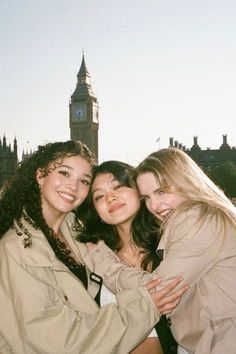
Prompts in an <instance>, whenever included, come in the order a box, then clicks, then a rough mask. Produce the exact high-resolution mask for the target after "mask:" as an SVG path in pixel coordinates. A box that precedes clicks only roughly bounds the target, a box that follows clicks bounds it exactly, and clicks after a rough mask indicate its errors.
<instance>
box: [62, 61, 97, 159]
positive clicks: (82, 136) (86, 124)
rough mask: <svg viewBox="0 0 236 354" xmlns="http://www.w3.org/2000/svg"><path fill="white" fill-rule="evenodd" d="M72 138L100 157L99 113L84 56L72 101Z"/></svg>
mask: <svg viewBox="0 0 236 354" xmlns="http://www.w3.org/2000/svg"><path fill="white" fill-rule="evenodd" d="M69 107H70V138H71V139H76V140H81V141H83V142H84V143H85V144H86V145H87V146H88V147H89V148H90V149H91V151H93V152H94V153H95V155H96V156H97V157H98V128H99V111H98V101H97V97H96V96H95V94H94V93H93V91H92V87H91V82H90V74H89V72H88V69H87V67H86V64H85V59H84V55H83V57H82V63H81V66H80V70H79V72H78V75H77V85H76V88H75V91H74V93H73V94H72V96H71V100H70V106H69Z"/></svg>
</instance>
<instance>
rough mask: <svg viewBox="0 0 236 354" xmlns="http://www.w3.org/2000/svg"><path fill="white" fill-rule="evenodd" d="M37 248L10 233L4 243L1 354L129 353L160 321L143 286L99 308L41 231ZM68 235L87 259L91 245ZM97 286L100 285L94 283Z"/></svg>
mask: <svg viewBox="0 0 236 354" xmlns="http://www.w3.org/2000/svg"><path fill="white" fill-rule="evenodd" d="M25 226H26V227H27V229H28V230H29V231H30V232H31V233H32V235H33V236H32V246H31V247H28V248H24V247H23V244H22V239H23V238H24V235H22V236H17V235H16V232H15V231H14V230H9V231H8V232H7V233H6V234H5V236H4V237H3V238H2V239H1V241H0V306H1V307H0V308H1V310H0V353H1V354H6V353H14V354H36V353H37V354H46V353H48V354H95V353H96V354H125V353H128V352H129V351H130V350H131V348H133V347H134V346H136V345H137V344H138V343H139V342H140V341H141V340H142V339H144V338H145V337H146V336H147V335H148V333H149V332H150V330H151V329H152V328H153V326H154V325H155V323H156V322H157V321H158V320H159V313H158V311H157V310H156V308H155V306H154V303H153V301H152V298H151V297H150V295H149V293H148V291H147V290H146V289H144V288H143V287H140V288H135V289H133V290H131V291H124V292H121V293H120V294H118V296H117V303H118V304H117V306H116V305H114V304H109V305H106V306H104V307H102V308H99V307H98V306H97V304H96V303H95V301H94V300H93V296H94V295H95V294H96V291H97V286H96V284H95V283H93V284H89V291H90V292H91V293H92V295H93V296H91V295H90V294H89V293H88V292H87V291H86V289H85V288H84V286H83V285H82V283H81V282H80V281H79V280H78V278H77V277H76V276H74V275H73V274H72V273H71V272H70V271H69V270H68V268H67V267H66V266H65V265H64V264H63V263H61V262H60V261H59V260H58V259H57V258H56V257H55V254H54V252H53V251H52V249H51V247H50V246H49V244H48V242H47V240H46V238H45V237H44V235H43V234H42V233H41V232H40V231H39V230H34V229H32V227H31V226H30V225H25ZM62 231H63V233H64V235H65V237H66V238H67V241H68V242H69V243H70V246H71V247H72V248H73V250H74V252H75V253H76V254H77V257H78V259H81V254H83V255H85V254H86V252H87V251H86V247H85V245H83V244H78V242H76V241H75V240H73V239H72V238H71V236H70V232H71V227H70V222H69V220H65V221H64V222H63V225H62ZM94 284H95V285H94Z"/></svg>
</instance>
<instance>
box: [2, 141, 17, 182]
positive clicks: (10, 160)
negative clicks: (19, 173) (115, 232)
mask: <svg viewBox="0 0 236 354" xmlns="http://www.w3.org/2000/svg"><path fill="white" fill-rule="evenodd" d="M16 167H17V140H16V138H15V139H14V145H13V148H12V147H11V144H7V142H6V137H5V135H4V136H3V139H2V140H1V139H0V188H2V186H3V185H4V183H5V182H6V181H7V180H8V179H9V178H10V177H12V176H13V175H14V172H15V170H16Z"/></svg>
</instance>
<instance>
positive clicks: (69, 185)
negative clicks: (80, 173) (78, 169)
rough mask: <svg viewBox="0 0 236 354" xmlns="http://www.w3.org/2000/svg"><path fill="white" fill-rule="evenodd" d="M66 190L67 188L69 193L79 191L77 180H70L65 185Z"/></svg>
mask: <svg viewBox="0 0 236 354" xmlns="http://www.w3.org/2000/svg"><path fill="white" fill-rule="evenodd" d="M67 188H69V189H70V190H71V191H77V190H78V189H79V183H78V181H77V180H75V179H71V180H70V181H69V182H68V183H67Z"/></svg>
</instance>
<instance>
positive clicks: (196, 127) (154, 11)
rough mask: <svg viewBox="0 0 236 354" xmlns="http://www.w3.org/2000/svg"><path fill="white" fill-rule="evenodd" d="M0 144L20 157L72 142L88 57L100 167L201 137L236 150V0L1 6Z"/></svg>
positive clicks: (29, 1) (95, 0) (64, 0)
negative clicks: (72, 106) (76, 97)
mask: <svg viewBox="0 0 236 354" xmlns="http://www.w3.org/2000/svg"><path fill="white" fill-rule="evenodd" d="M0 48H1V55H0V138H2V137H3V135H4V134H5V136H6V138H7V143H11V144H13V140H14V138H15V137H16V138H17V141H18V151H19V158H21V154H22V151H23V150H24V151H30V150H34V149H36V148H37V146H38V145H40V144H45V143H47V142H52V141H59V140H68V139H69V138H70V131H69V102H70V96H71V95H72V93H73V91H74V89H75V87H76V80H77V78H76V75H77V73H78V71H79V68H80V64H81V60H82V53H83V51H84V54H85V61H86V65H87V68H88V71H89V73H90V75H91V82H92V88H93V91H94V93H95V94H96V96H97V98H98V101H99V109H100V110H99V119H100V124H99V161H100V162H102V161H104V160H109V159H116V160H123V161H126V162H128V163H131V164H134V165H135V164H137V163H138V162H140V161H141V160H142V159H143V158H145V157H146V156H147V155H148V154H149V153H151V152H153V151H155V150H157V149H159V148H164V147H167V146H168V144H169V138H170V137H173V138H174V140H177V141H178V142H180V143H182V144H183V145H185V146H186V147H187V148H189V147H191V146H192V144H193V137H194V136H198V143H199V145H200V146H201V148H202V149H206V148H208V147H209V148H211V149H218V148H219V147H220V145H221V144H222V135H223V134H227V140H228V143H229V145H230V146H235V145H236V1H235V0H224V1H223V0H145V1H143V0H142V1H141V0H21V1H19V0H0Z"/></svg>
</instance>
